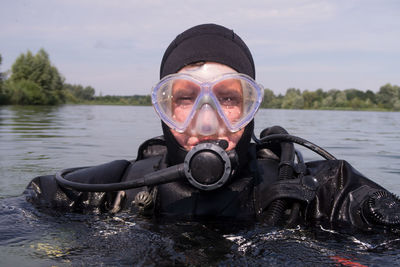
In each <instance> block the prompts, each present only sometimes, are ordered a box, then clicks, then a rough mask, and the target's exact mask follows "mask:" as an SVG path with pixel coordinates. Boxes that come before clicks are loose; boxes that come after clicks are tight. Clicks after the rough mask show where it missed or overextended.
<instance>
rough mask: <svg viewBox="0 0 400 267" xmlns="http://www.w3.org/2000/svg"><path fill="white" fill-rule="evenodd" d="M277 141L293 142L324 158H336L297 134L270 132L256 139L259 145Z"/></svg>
mask: <svg viewBox="0 0 400 267" xmlns="http://www.w3.org/2000/svg"><path fill="white" fill-rule="evenodd" d="M279 141H281V142H282V141H287V142H293V143H296V144H299V145H301V146H304V147H306V148H308V149H310V150H312V151H314V152H315V153H317V154H318V155H320V156H322V157H323V158H325V159H328V160H336V158H335V157H334V156H333V155H332V154H330V153H329V152H328V151H326V150H325V149H323V148H321V147H320V146H317V145H316V144H313V143H311V142H309V141H307V140H305V139H303V138H301V137H298V136H294V135H290V134H272V135H269V136H266V137H263V138H261V139H259V140H258V142H259V144H260V145H266V144H269V143H274V142H279Z"/></svg>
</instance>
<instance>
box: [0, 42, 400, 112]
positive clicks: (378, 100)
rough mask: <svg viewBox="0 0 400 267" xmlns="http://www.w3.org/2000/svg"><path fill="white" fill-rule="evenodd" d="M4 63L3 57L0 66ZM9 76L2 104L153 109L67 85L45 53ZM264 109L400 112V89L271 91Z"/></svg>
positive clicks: (139, 98) (144, 100)
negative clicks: (77, 104) (99, 105)
mask: <svg viewBox="0 0 400 267" xmlns="http://www.w3.org/2000/svg"><path fill="white" fill-rule="evenodd" d="M1 61H2V58H1V55H0V65H1ZM7 74H9V75H6V73H2V72H0V104H18V105H56V104H62V103H85V104H105V105H107V104H110V105H151V98H150V95H133V96H110V95H106V96H101V95H100V96H96V95H95V89H94V88H93V87H91V86H86V87H85V86H82V85H79V84H78V85H75V84H74V85H73V84H68V83H65V79H64V77H62V76H61V74H60V73H59V72H58V70H57V68H56V67H55V66H53V65H52V64H51V62H50V59H49V55H48V54H47V52H46V51H45V50H44V49H40V50H39V51H38V53H37V54H36V55H33V54H32V52H30V51H28V52H27V53H26V54H21V55H20V56H19V57H18V58H17V59H16V60H15V62H14V64H13V65H12V68H11V70H10V71H9V73H7ZM7 76H9V77H8V78H7ZM261 108H276V109H353V110H389V111H400V87H399V86H397V85H391V84H389V83H388V84H385V85H383V86H381V87H380V89H379V91H378V92H377V93H374V92H373V91H370V90H368V91H361V90H358V89H347V90H336V89H331V90H329V91H327V92H325V91H323V90H322V89H318V90H316V91H309V90H305V91H301V90H300V89H295V88H290V89H288V90H287V91H286V93H285V94H284V95H282V94H279V95H275V94H274V92H273V91H272V90H270V89H265V90H264V100H263V103H262V105H261Z"/></svg>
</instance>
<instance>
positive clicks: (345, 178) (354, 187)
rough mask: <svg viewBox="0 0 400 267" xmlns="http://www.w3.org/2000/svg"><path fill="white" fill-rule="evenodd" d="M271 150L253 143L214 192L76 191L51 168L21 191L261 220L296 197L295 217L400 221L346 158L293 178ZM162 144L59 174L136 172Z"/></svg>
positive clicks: (153, 160) (85, 176) (87, 177)
mask: <svg viewBox="0 0 400 267" xmlns="http://www.w3.org/2000/svg"><path fill="white" fill-rule="evenodd" d="M273 150H274V149H273V148H272V150H269V149H268V148H266V147H265V146H262V147H260V146H258V145H256V144H252V145H251V146H250V148H249V151H248V157H249V160H248V163H247V166H246V167H245V168H242V169H241V170H240V172H238V173H236V175H235V176H234V177H233V179H231V180H230V181H229V182H228V183H227V184H226V185H225V186H223V187H221V188H218V189H216V190H213V191H201V190H199V189H197V188H194V187H192V186H191V185H190V183H189V182H187V181H186V180H182V181H176V182H171V183H166V184H161V185H156V186H149V187H141V188H135V189H129V190H123V191H118V192H107V193H105V192H79V191H76V190H74V189H69V188H65V187H62V186H60V185H59V184H58V183H57V182H56V180H55V177H54V175H47V176H40V177H36V178H35V179H33V180H32V181H31V183H30V184H29V185H28V187H27V190H26V191H25V194H26V196H27V199H28V200H29V201H30V202H32V203H34V204H36V205H37V206H40V207H41V208H43V207H47V208H51V209H56V210H58V211H59V210H63V211H72V212H111V213H115V212H118V211H120V210H131V211H132V212H139V213H142V214H146V215H152V216H173V217H175V218H176V217H185V218H193V219H197V218H235V219H240V220H254V219H256V218H259V219H264V218H265V217H264V216H265V211H266V210H267V208H268V207H269V206H270V204H271V203H272V202H274V201H275V200H277V199H283V200H285V201H286V202H287V203H289V205H288V206H287V207H286V208H285V209H286V210H290V209H291V208H293V207H294V205H293V203H298V204H299V205H298V207H299V212H298V214H299V216H298V218H297V219H298V220H300V221H303V222H308V223H313V224H315V223H330V224H336V223H340V224H342V223H345V224H350V225H353V226H357V227H359V228H364V229H368V228H370V227H372V226H373V225H381V226H396V225H399V223H400V219H399V218H400V205H399V201H398V199H397V198H396V197H395V196H393V195H392V194H390V193H389V192H388V191H387V190H385V189H384V188H382V187H381V186H379V185H377V184H376V183H374V182H372V181H370V180H369V179H367V178H365V177H364V176H363V175H362V174H360V173H359V172H357V171H356V170H354V169H353V168H352V167H351V166H350V165H349V164H348V163H347V162H345V161H341V160H324V161H315V162H308V163H306V164H303V165H302V167H301V168H295V173H294V175H293V179H289V180H284V181H280V180H279V179H278V176H279V175H278V172H279V168H280V164H281V163H280V161H279V157H278V156H276V154H279V153H274V151H273ZM166 151H167V150H166V147H165V142H164V140H163V138H162V137H157V138H153V139H150V140H147V141H146V142H144V143H143V144H142V145H141V146H140V147H139V151H138V157H137V159H136V160H135V161H126V160H117V161H113V162H110V163H106V164H102V165H98V166H94V167H87V168H80V169H77V170H76V171H73V172H70V173H68V174H67V175H66V176H65V178H66V179H68V180H71V181H76V182H82V183H87V184H97V183H103V184H107V183H117V182H121V181H129V180H135V179H139V178H140V177H142V176H143V175H146V174H149V173H152V172H154V171H157V170H161V169H163V168H166V167H168V166H167V164H166V162H167V160H166V157H167V156H168V155H167V152H166ZM383 202H384V203H387V205H385V204H384V203H383ZM377 206H378V207H379V209H377ZM286 214H287V212H286ZM297 222H298V221H297Z"/></svg>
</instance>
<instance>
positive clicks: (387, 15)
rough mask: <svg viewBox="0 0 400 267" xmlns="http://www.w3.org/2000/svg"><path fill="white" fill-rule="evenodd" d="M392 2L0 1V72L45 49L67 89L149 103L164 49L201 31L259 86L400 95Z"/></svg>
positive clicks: (398, 22) (399, 19) (398, 8)
mask: <svg viewBox="0 0 400 267" xmlns="http://www.w3.org/2000/svg"><path fill="white" fill-rule="evenodd" d="M399 14H400V1H398V0H331V1H318V0H246V1H243V0H240V1H236V0H219V1H216V0H203V1H197V0H196V1H195V0H185V1H169V0H141V1H136V0H131V1H129V0H125V1H124V0H35V1H33V0H32V1H28V0H1V1H0V54H1V56H2V58H3V62H2V65H1V66H0V71H1V72H5V71H7V70H10V69H11V66H12V64H13V63H14V61H15V59H16V58H17V57H18V56H19V55H20V54H21V53H26V52H27V51H28V50H30V51H32V52H33V53H37V52H38V50H39V49H40V48H44V49H45V50H46V51H47V52H48V54H49V56H50V60H51V62H52V64H53V65H54V66H56V67H57V69H58V70H59V72H60V73H61V74H62V75H63V77H64V78H65V81H66V82H67V83H71V84H81V85H83V86H89V85H90V86H92V87H93V88H95V90H96V94H97V95H99V94H102V95H134V94H142V95H143V94H150V92H151V88H152V87H153V86H154V85H155V84H156V83H157V81H158V79H159V66H160V62H161V58H162V56H163V53H164V51H165V49H166V48H167V46H168V45H169V43H170V42H171V41H172V40H173V39H174V38H175V37H176V35H178V34H179V33H181V32H183V31H184V30H186V29H188V28H190V27H192V26H195V25H198V24H203V23H217V24H221V25H223V26H225V27H227V28H230V29H233V30H234V31H235V32H236V33H237V34H238V35H239V36H240V37H241V38H242V39H243V40H244V41H245V42H246V44H247V45H248V47H249V48H250V50H251V52H252V54H253V57H254V61H255V64H256V80H257V82H258V83H260V84H261V85H263V87H264V88H269V89H271V90H273V91H274V92H275V93H276V94H279V93H282V94H284V93H285V92H286V90H287V89H288V88H298V89H301V90H316V89H319V88H322V89H323V90H325V91H327V90H330V89H339V90H344V89H349V88H356V89H359V90H363V91H365V90H372V91H374V92H377V91H378V90H379V88H380V86H382V85H384V84H386V83H391V84H396V85H400V15H399Z"/></svg>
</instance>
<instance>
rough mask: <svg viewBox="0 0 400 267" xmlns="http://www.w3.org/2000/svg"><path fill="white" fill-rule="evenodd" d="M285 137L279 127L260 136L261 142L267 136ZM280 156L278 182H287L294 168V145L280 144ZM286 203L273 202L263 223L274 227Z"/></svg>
mask: <svg viewBox="0 0 400 267" xmlns="http://www.w3.org/2000/svg"><path fill="white" fill-rule="evenodd" d="M276 134H281V135H287V134H288V132H287V131H286V130H285V129H284V128H282V127H280V126H273V127H270V128H267V129H265V130H263V131H262V132H261V134H260V137H261V140H263V138H265V137H267V136H269V135H276ZM280 148H281V156H280V165H279V176H278V179H279V180H287V179H292V178H293V166H294V155H295V150H294V145H293V143H289V142H281V143H280ZM287 204H288V203H287V201H285V200H283V199H277V200H275V201H273V202H272V203H271V204H270V205H269V206H268V208H267V210H266V212H265V222H266V223H268V224H270V225H276V224H277V223H278V222H279V220H280V219H281V217H282V215H283V212H284V211H285V209H286V207H287Z"/></svg>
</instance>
